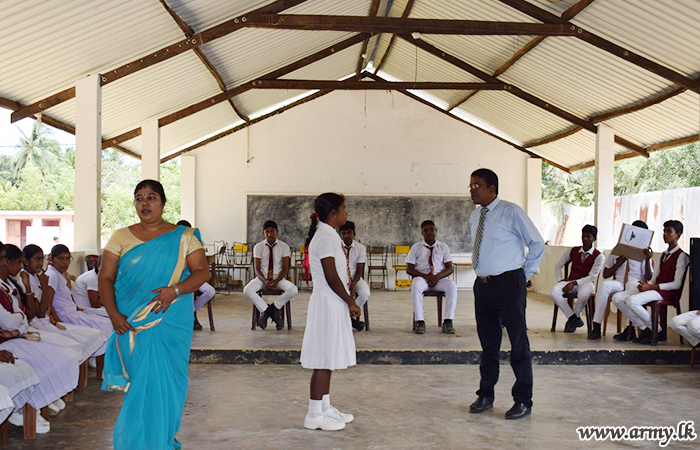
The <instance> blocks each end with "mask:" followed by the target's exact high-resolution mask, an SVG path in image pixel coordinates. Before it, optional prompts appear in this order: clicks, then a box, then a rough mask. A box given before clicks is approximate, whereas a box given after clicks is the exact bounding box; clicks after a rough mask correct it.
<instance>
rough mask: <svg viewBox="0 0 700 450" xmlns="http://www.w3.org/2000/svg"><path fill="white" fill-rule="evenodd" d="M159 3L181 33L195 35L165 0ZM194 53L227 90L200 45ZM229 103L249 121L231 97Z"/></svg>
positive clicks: (222, 87)
mask: <svg viewBox="0 0 700 450" xmlns="http://www.w3.org/2000/svg"><path fill="white" fill-rule="evenodd" d="M160 3H161V5H163V8H165V10H166V11H167V12H168V14H170V17H172V18H173V20H174V21H175V23H177V26H179V27H180V29H181V30H182V32H183V33H185V37H186V38H191V37H192V36H194V35H195V32H194V30H193V29H192V27H190V26H189V25H188V24H187V22H185V20H184V19H182V18H181V17H180V16H179V15H178V14H177V13H176V12H175V11H174V10H173V9H172V8H171V7H170V6H169V5H168V3H167V2H166V1H165V0H160ZM193 50H194V53H195V55H197V57H198V58H199V59H200V61H202V64H204V66H205V67H206V68H207V70H208V71H209V73H211V74H212V76H213V77H214V79H215V80H216V83H217V84H218V85H219V89H221V91H222V92H225V91H226V90H227V87H226V83H225V82H224V79H223V78H222V77H221V75H219V72H218V71H217V70H216V67H214V64H212V62H211V61H209V58H207V56H206V55H205V54H204V52H203V51H202V49H201V48H200V47H195V48H194V49H193ZM228 102H229V104H230V105H231V108H233V112H235V113H236V115H237V116H238V117H240V118H241V120H243V121H244V122H249V121H250V119H248V117H247V116H246V115H244V114H242V113H241V112H240V111H239V110H238V108H237V107H236V105H235V104H234V103H233V99H232V98H230V99H228Z"/></svg>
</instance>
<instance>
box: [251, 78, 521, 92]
mask: <svg viewBox="0 0 700 450" xmlns="http://www.w3.org/2000/svg"><path fill="white" fill-rule="evenodd" d="M252 83H253V88H254V89H303V90H312V89H333V90H335V89H341V90H353V91H357V90H399V89H424V90H459V91H466V90H472V89H476V90H492V91H497V90H507V89H509V87H510V86H509V85H508V84H505V83H442V82H435V81H418V82H413V81H406V82H403V81H396V82H391V81H388V82H386V81H354V80H353V81H325V80H288V79H284V80H256V81H253V82H252Z"/></svg>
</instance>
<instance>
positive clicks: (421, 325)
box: [413, 320, 425, 334]
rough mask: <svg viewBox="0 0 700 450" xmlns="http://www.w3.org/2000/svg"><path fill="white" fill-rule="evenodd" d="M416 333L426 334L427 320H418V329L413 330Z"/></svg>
mask: <svg viewBox="0 0 700 450" xmlns="http://www.w3.org/2000/svg"><path fill="white" fill-rule="evenodd" d="M413 332H414V333H416V334H425V320H419V321H417V322H416V329H415V330H414V331H413Z"/></svg>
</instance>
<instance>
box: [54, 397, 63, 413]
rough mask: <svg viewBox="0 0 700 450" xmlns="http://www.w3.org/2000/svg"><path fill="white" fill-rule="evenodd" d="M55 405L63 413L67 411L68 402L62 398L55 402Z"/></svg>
mask: <svg viewBox="0 0 700 450" xmlns="http://www.w3.org/2000/svg"><path fill="white" fill-rule="evenodd" d="M53 404H54V405H56V406H58V409H60V410H61V411H63V410H64V409H66V402H64V401H63V399H61V398H59V399H58V400H56V401H55V402H53Z"/></svg>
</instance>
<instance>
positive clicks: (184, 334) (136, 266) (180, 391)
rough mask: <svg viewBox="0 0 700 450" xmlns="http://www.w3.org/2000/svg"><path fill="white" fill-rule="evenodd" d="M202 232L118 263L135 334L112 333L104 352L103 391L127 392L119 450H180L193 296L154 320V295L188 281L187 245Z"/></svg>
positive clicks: (182, 232)
mask: <svg viewBox="0 0 700 450" xmlns="http://www.w3.org/2000/svg"><path fill="white" fill-rule="evenodd" d="M193 234H194V235H195V236H197V237H196V238H199V231H195V230H193V229H192V228H186V227H183V226H179V227H178V228H177V229H175V230H173V231H171V232H169V233H166V234H164V235H162V236H159V237H157V238H155V239H152V240H150V241H148V242H145V243H143V244H140V245H137V246H136V247H134V248H132V249H131V250H129V251H128V252H126V253H125V254H124V255H122V257H121V258H120V259H119V268H118V271H117V281H116V283H115V285H114V293H115V297H116V302H117V308H118V309H119V312H121V313H122V314H124V315H125V316H126V317H127V318H128V321H129V324H130V325H131V326H132V327H133V328H134V331H131V332H128V333H124V334H122V335H117V334H116V333H114V334H112V337H111V338H110V339H109V341H108V342H107V351H106V353H105V366H104V381H103V383H102V389H103V390H105V391H115V390H117V391H122V392H124V404H123V406H122V409H121V412H120V413H119V417H118V418H117V422H116V424H115V426H114V449H115V450H161V449H162V450H171V449H179V448H180V447H181V446H180V443H179V442H178V441H177V439H175V433H177V431H178V430H179V429H180V419H181V418H182V412H183V409H184V407H185V397H186V396H187V383H188V378H187V370H188V366H189V356H190V347H191V345H192V320H193V318H192V304H193V298H192V294H185V295H181V296H180V297H178V298H177V299H175V300H174V301H173V303H172V304H171V305H170V307H169V308H168V310H167V312H165V313H159V314H154V313H153V312H151V310H152V309H153V307H154V305H155V304H154V303H149V302H150V301H151V300H152V299H153V298H154V297H155V296H156V294H154V293H152V292H151V291H153V290H154V289H158V288H159V287H163V286H172V285H174V284H176V283H178V282H180V281H182V280H184V279H186V278H187V277H188V276H189V275H190V272H189V270H187V265H186V263H185V259H186V257H187V249H188V247H189V240H190V239H195V238H194V237H193Z"/></svg>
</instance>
